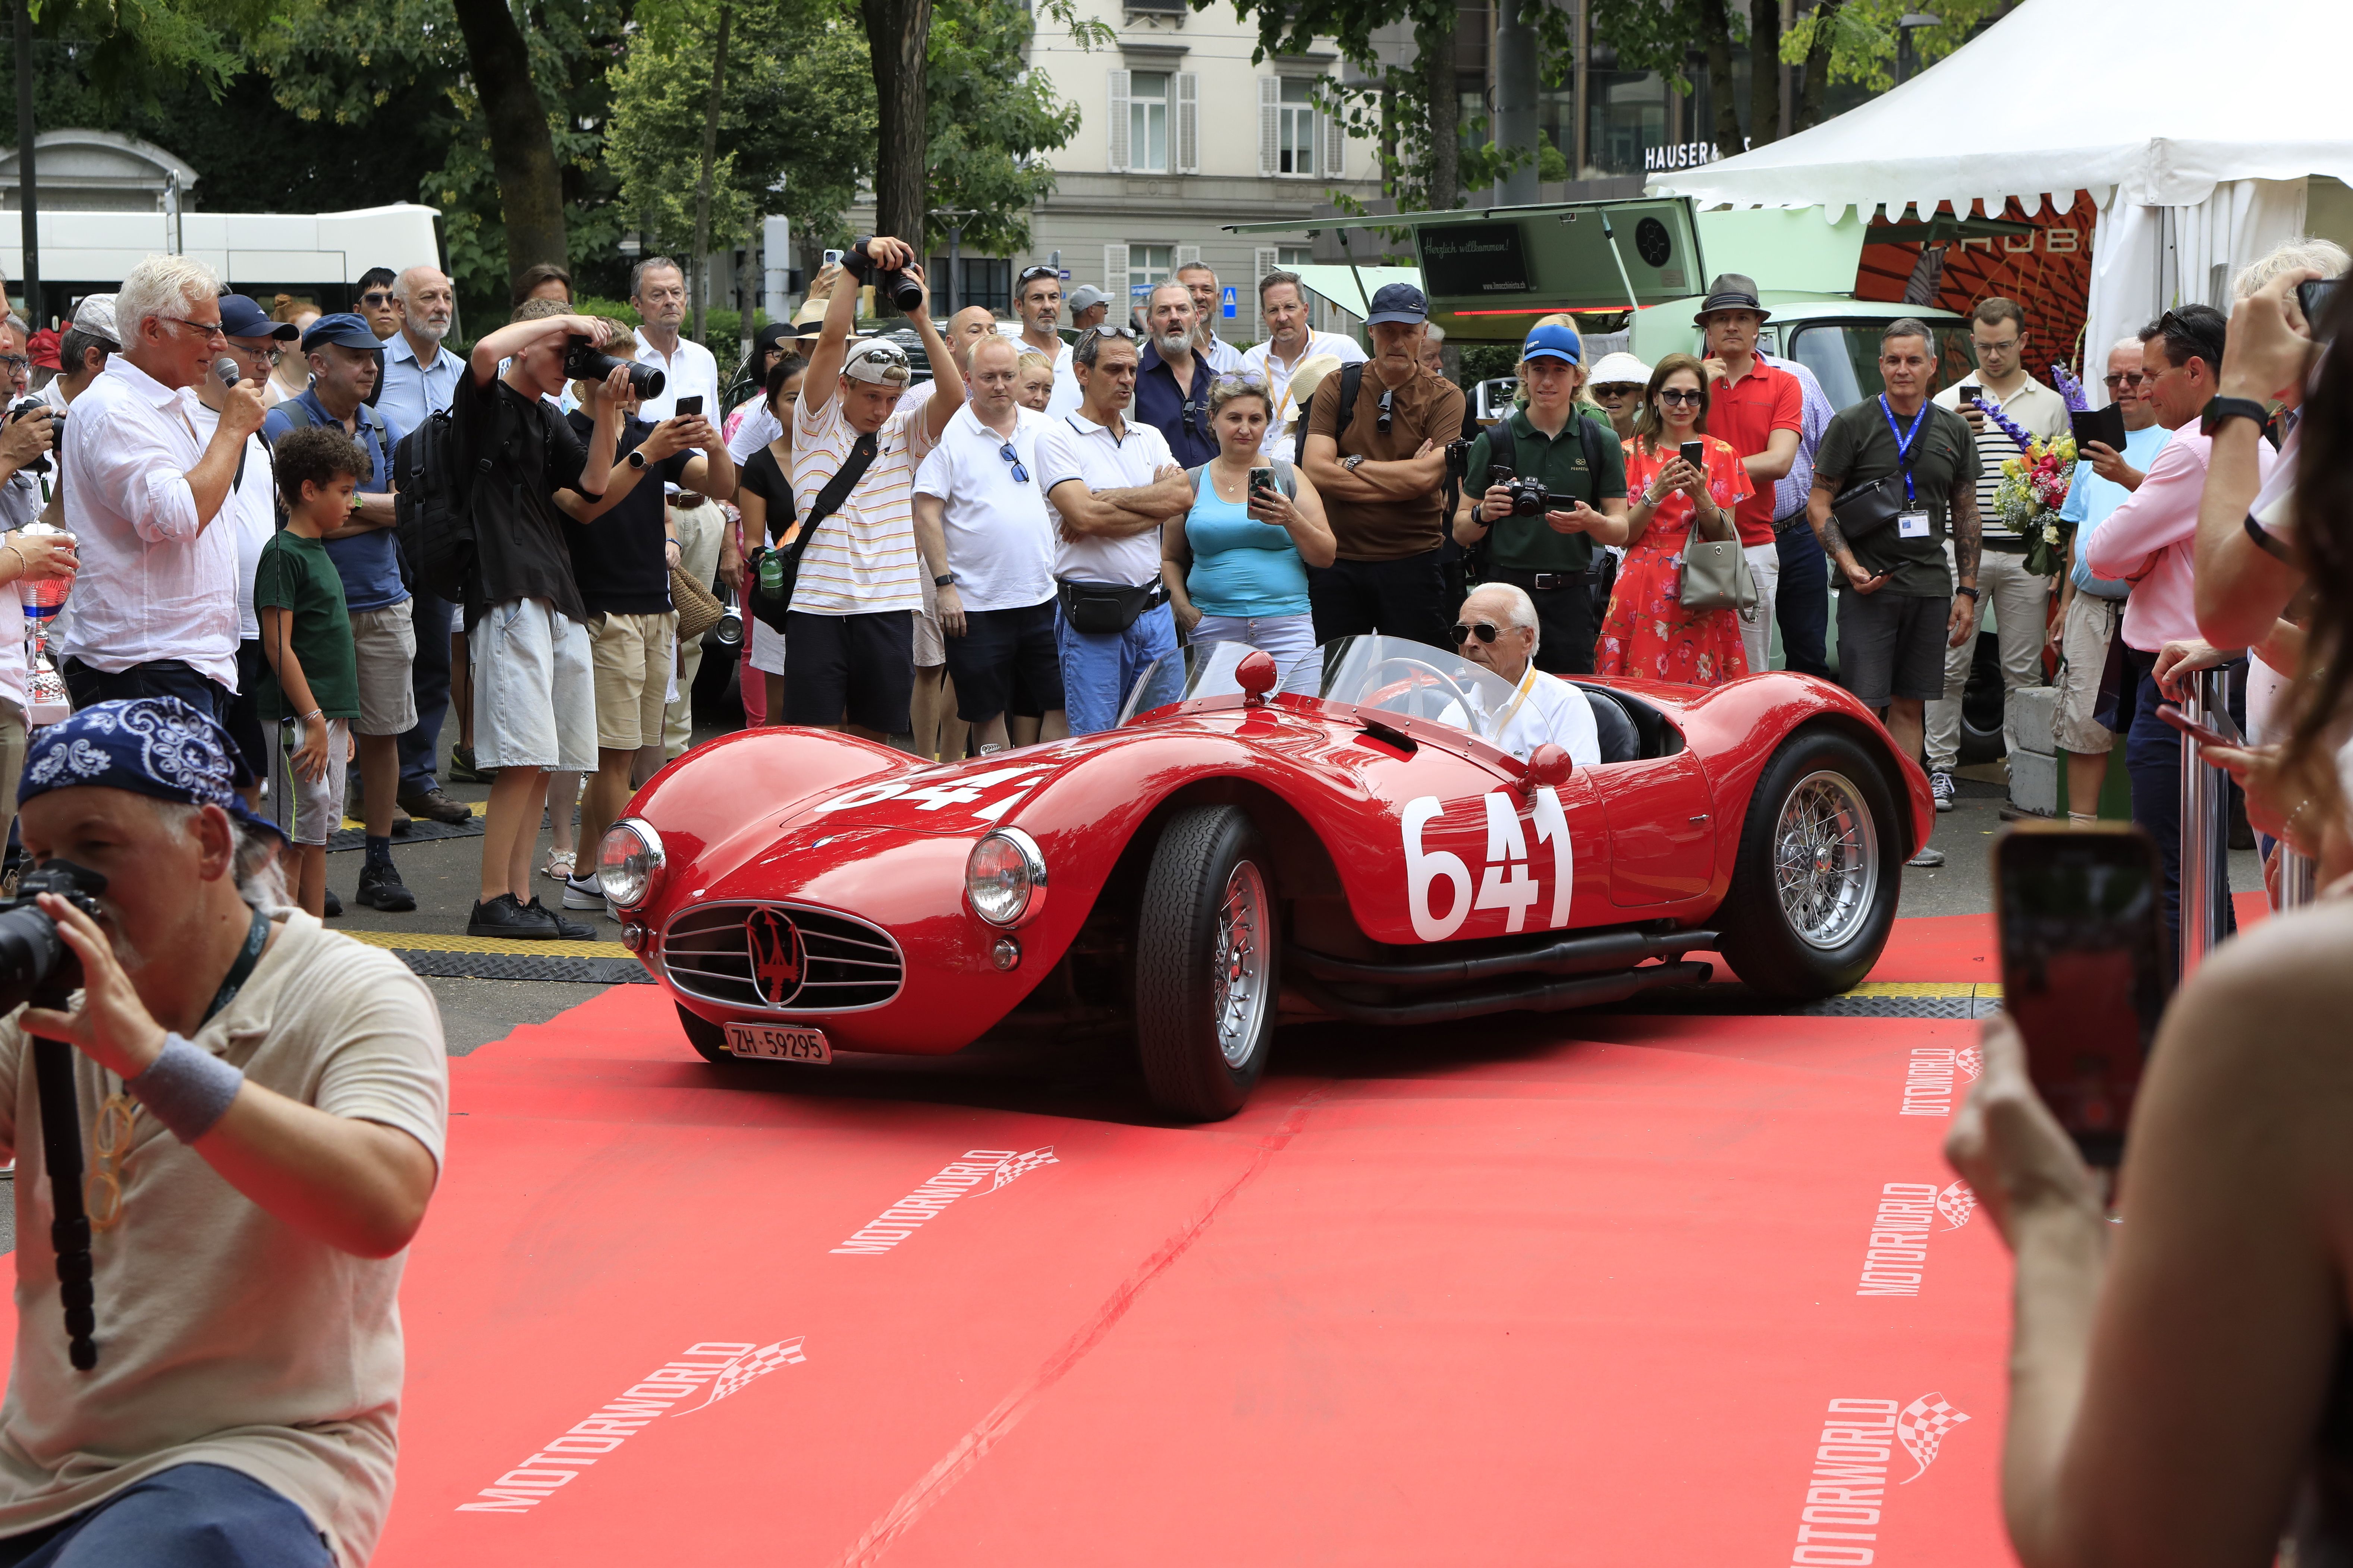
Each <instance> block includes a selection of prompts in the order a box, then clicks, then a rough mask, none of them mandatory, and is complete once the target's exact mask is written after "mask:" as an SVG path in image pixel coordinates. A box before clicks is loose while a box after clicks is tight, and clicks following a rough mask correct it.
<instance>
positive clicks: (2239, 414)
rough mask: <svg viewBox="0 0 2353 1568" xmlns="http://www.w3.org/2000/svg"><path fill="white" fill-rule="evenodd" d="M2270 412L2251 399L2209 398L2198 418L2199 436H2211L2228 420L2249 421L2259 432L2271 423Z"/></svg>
mask: <svg viewBox="0 0 2353 1568" xmlns="http://www.w3.org/2000/svg"><path fill="white" fill-rule="evenodd" d="M2271 417H2272V411H2271V410H2270V409H2268V408H2266V407H2264V406H2263V405H2262V404H2260V403H2257V402H2256V401H2255V400H2254V399H2253V398H2252V397H2210V398H2208V399H2207V400H2206V407H2205V409H2204V410H2203V411H2202V412H2201V413H2200V415H2199V416H2198V429H2199V432H2200V434H2201V435H2206V436H2211V435H2212V434H2214V432H2215V431H2217V430H2219V429H2221V427H2222V423H2223V421H2225V420H2228V419H2249V420H2253V422H2254V426H2255V428H2256V429H2258V430H2261V429H2262V428H2263V426H2265V425H2267V424H2269V423H2270V422H2271Z"/></svg>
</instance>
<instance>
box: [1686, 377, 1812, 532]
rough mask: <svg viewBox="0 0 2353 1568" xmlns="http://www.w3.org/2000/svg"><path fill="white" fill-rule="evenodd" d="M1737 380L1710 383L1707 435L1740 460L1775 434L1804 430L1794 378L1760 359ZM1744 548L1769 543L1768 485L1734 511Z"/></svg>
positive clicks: (1770, 490) (1801, 401)
mask: <svg viewBox="0 0 2353 1568" xmlns="http://www.w3.org/2000/svg"><path fill="white" fill-rule="evenodd" d="M1750 363H1751V366H1752V368H1751V369H1750V370H1749V372H1748V374H1746V375H1744V376H1742V377H1741V378H1740V379H1739V380H1738V381H1735V380H1733V379H1732V378H1731V377H1730V376H1726V377H1725V378H1724V379H1723V380H1722V381H1719V382H1717V383H1716V384H1715V387H1714V388H1713V389H1712V390H1711V391H1710V392H1709V394H1708V399H1707V433H1708V434H1709V435H1711V436H1717V437H1722V438H1723V439H1725V441H1728V442H1730V443H1731V445H1732V449H1733V450H1734V451H1736V452H1737V453H1739V454H1740V455H1741V456H1742V457H1744V458H1753V457H1755V456H1756V455H1757V453H1759V452H1761V451H1763V450H1764V449H1765V448H1766V447H1767V446H1770V445H1771V444H1772V440H1773V432H1774V431H1776V430H1795V431H1798V432H1799V433H1800V434H1802V433H1803V431H1804V430H1805V412H1806V400H1805V394H1804V393H1803V391H1802V390H1801V389H1800V388H1799V385H1798V378H1797V377H1796V376H1794V375H1791V374H1789V373H1788V371H1786V370H1775V369H1774V368H1773V367H1772V366H1770V365H1768V364H1767V363H1765V362H1764V361H1763V360H1752V361H1751V362H1750ZM1732 517H1733V521H1735V522H1736V523H1738V524H1739V525H1740V542H1741V543H1743V544H1770V543H1772V542H1773V486H1772V484H1771V482H1770V481H1760V482H1759V483H1758V484H1757V489H1756V493H1755V494H1753V495H1751V496H1750V497H1749V498H1748V499H1747V500H1745V501H1742V502H1741V503H1740V504H1739V505H1738V506H1737V507H1736V508H1734V509H1733V513H1732Z"/></svg>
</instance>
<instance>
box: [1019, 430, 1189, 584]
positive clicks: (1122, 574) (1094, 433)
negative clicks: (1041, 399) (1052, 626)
mask: <svg viewBox="0 0 2353 1568" xmlns="http://www.w3.org/2000/svg"><path fill="white" fill-rule="evenodd" d="M1121 424H1122V426H1124V430H1123V433H1122V434H1120V435H1118V436H1114V435H1113V434H1112V432H1111V430H1110V428H1109V427H1108V426H1102V425H1098V424H1096V423H1095V422H1094V421H1093V420H1092V419H1089V418H1088V417H1087V416H1085V415H1083V414H1080V413H1076V412H1073V413H1070V414H1065V415H1063V416H1060V418H1056V417H1054V416H1052V415H1048V416H1047V417H1046V425H1045V427H1044V428H1043V429H1042V430H1040V431H1039V436H1038V465H1037V467H1036V468H1033V469H1032V470H1031V472H1033V473H1034V474H1036V475H1037V477H1038V483H1039V486H1040V487H1041V488H1043V489H1044V490H1045V492H1046V506H1047V510H1050V511H1051V510H1054V487H1055V486H1056V485H1059V484H1063V483H1066V482H1069V481H1072V480H1076V481H1078V482H1080V483H1082V484H1084V485H1085V486H1086V487H1087V489H1089V490H1090V491H1093V490H1120V489H1140V488H1141V487H1143V486H1145V485H1148V484H1150V483H1151V482H1152V479H1153V476H1154V475H1155V474H1157V473H1158V472H1159V471H1160V470H1161V469H1162V468H1168V467H1173V466H1174V465H1175V463H1176V455H1175V454H1174V453H1172V452H1170V451H1169V450H1168V438H1167V437H1166V436H1163V435H1162V434H1161V433H1160V432H1159V431H1157V430H1155V429H1154V428H1153V427H1152V426H1149V425H1140V424H1138V423H1136V422H1135V421H1134V420H1133V419H1129V418H1126V417H1124V416H1122V419H1121ZM1054 521H1055V523H1056V525H1057V527H1056V539H1055V543H1054V575H1055V576H1057V577H1060V578H1063V579H1065V580H1067V581H1070V582H1073V583H1115V584H1121V585H1123V586H1125V587H1131V588H1140V587H1142V586H1143V585H1144V584H1147V583H1156V582H1158V581H1159V580H1160V531H1159V530H1158V529H1152V528H1148V529H1145V531H1143V532H1142V533H1138V534H1134V535H1131V536H1130V537H1128V538H1126V539H1077V540H1073V539H1071V538H1069V537H1068V536H1066V535H1063V534H1062V533H1061V532H1060V522H1061V514H1060V512H1059V511H1055V513H1054Z"/></svg>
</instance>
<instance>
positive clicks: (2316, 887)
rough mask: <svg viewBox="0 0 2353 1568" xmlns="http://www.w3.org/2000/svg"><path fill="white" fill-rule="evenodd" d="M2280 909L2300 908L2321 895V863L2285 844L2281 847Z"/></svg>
mask: <svg viewBox="0 0 2353 1568" xmlns="http://www.w3.org/2000/svg"><path fill="white" fill-rule="evenodd" d="M2278 853H2279V910H2280V913H2282V914H2285V913H2287V912H2288V911H2289V910H2300V909H2303V908H2304V907H2306V905H2308V904H2310V903H2311V902H2313V900H2316V899H2317V898H2318V897H2319V896H2320V863H2319V862H2318V861H2316V860H2315V859H2314V858H2312V857H2311V856H2309V855H2306V854H2305V853H2304V852H2303V851H2301V850H2297V849H2291V848H2289V847H2287V846H2286V845H2285V844H2282V845H2281V846H2280V847H2279V852H2278Z"/></svg>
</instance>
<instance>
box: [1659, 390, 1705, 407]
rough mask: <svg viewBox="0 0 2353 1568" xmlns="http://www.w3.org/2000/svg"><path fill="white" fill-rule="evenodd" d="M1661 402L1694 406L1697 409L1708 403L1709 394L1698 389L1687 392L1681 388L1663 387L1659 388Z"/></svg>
mask: <svg viewBox="0 0 2353 1568" xmlns="http://www.w3.org/2000/svg"><path fill="white" fill-rule="evenodd" d="M1659 401H1660V402H1662V403H1688V404H1691V405H1693V406H1694V407H1697V406H1698V405H1701V404H1704V403H1705V402H1706V401H1707V394H1706V393H1704V392H1702V391H1700V390H1698V389H1697V388H1696V387H1694V388H1692V389H1691V390H1688V391H1686V390H1685V389H1683V387H1680V386H1662V387H1661V388H1659Z"/></svg>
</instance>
